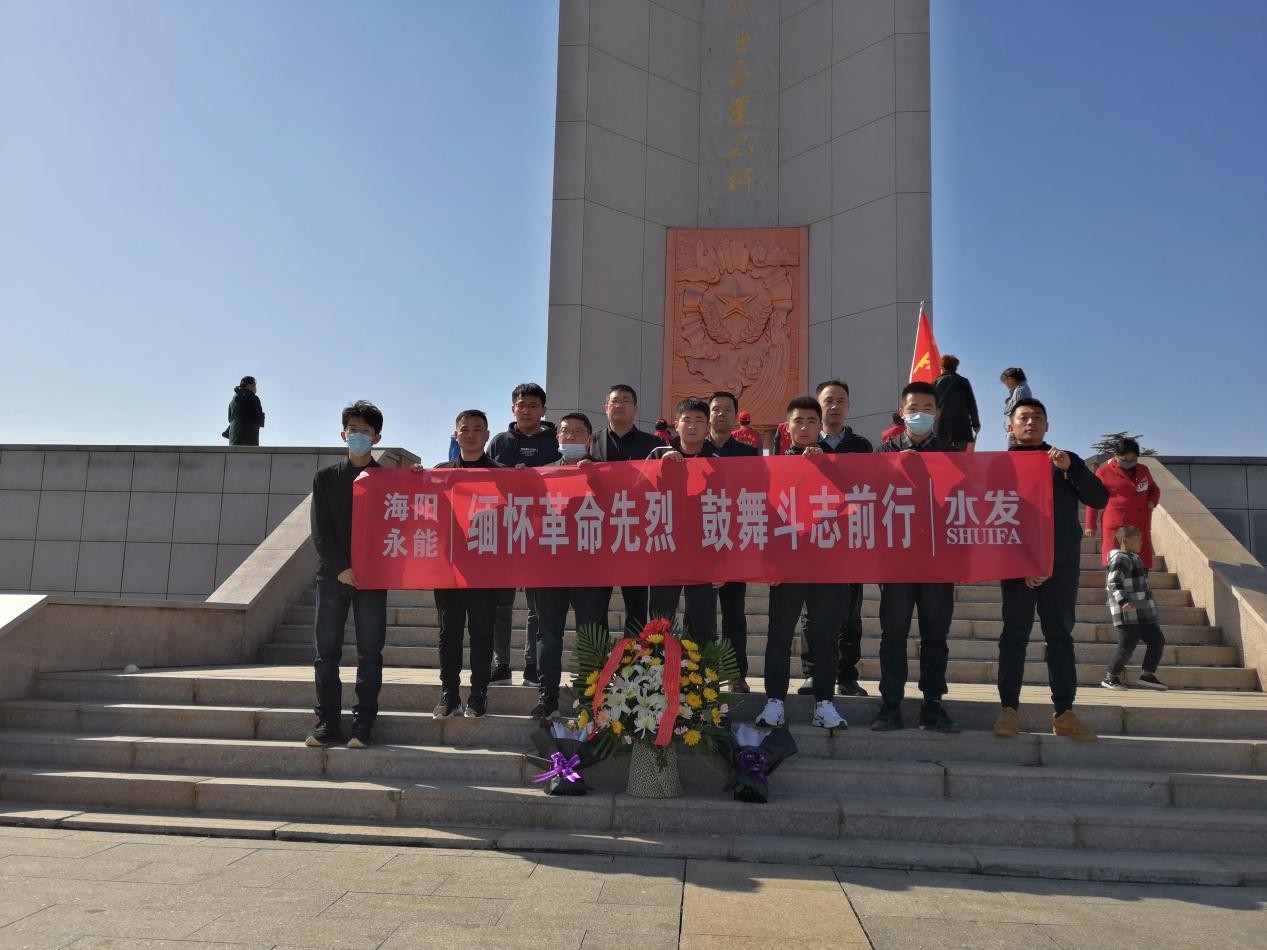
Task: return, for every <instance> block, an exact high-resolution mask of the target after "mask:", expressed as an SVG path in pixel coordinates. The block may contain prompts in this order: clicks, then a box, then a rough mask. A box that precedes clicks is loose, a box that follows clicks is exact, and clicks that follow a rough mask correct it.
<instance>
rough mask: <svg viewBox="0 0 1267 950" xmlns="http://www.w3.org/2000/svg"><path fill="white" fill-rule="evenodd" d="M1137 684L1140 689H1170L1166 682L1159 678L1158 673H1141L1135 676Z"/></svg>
mask: <svg viewBox="0 0 1267 950" xmlns="http://www.w3.org/2000/svg"><path fill="white" fill-rule="evenodd" d="M1135 685H1136V686H1138V687H1139V688H1140V689H1160V690H1164V689H1170V687H1169V686H1167V685H1166V684H1165V683H1163V682H1162V681H1161V680H1159V679H1158V678H1157V674H1156V673H1140V674H1139V676H1137V677H1135Z"/></svg>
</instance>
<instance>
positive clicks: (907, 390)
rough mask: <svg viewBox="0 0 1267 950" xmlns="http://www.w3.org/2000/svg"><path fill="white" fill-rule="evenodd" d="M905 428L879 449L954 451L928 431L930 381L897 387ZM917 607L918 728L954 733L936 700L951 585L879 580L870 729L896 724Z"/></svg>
mask: <svg viewBox="0 0 1267 950" xmlns="http://www.w3.org/2000/svg"><path fill="white" fill-rule="evenodd" d="M902 421H903V424H904V425H905V426H906V428H905V430H904V431H903V432H902V433H901V434H900V435H898V436H896V437H895V438H892V439H890V440H889V441H887V442H885V443H884V444H883V445H881V446H880V448H879V449H878V450H877V451H880V452H912V453H921V454H922V453H924V452H954V451H957V449H956V448H955V447H954V446H953V445H951V444H950V443H949V442H944V441H942V439H941V438H939V437H938V436H936V435H934V434H933V428H934V426H936V425H937V395H936V393H935V391H934V390H933V386H932V384H931V383H924V382H914V383H907V385H906V386H905V387H904V388H903V389H902ZM916 607H918V608H919V691H920V692H921V693H923V694H924V705H923V707H922V708H921V709H920V711H919V727H920V728H921V729H928V730H931V731H933V732H958V731H959V727H958V726H957V725H956V724H955V722H954V720H953V719H951V718H950V716H949V715H948V714H947V713H946V710H945V707H943V706H942V704H941V698H942V697H943V696H945V695H946V662H947V659H948V655H949V651H948V649H947V646H946V638H947V637H948V636H949V635H950V622H951V620H953V619H954V615H955V585H954V584H882V585H881V586H880V697H881V703H880V712H879V713H878V714H877V715H876V717H875V721H873V722H872V723H871V728H872V729H874V730H876V731H877V732H887V731H889V730H893V729H901V728H902V696H903V695H904V694H905V693H906V677H907V673H908V669H907V662H906V641H907V638H908V637H909V636H910V633H911V617H912V615H913V614H914V612H915V609H916Z"/></svg>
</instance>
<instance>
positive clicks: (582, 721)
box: [576, 709, 720, 726]
mask: <svg viewBox="0 0 1267 950" xmlns="http://www.w3.org/2000/svg"><path fill="white" fill-rule="evenodd" d="M713 713H714V714H715V715H714V718H718V717H719V716H720V714H719V713H718V712H717V710H716V709H714V710H713ZM589 721H590V714H589V710H587V709H582V710H581V712H580V714H579V715H578V716H577V717H576V724H577V725H578V726H584V725H586V724H587V723H588V722H589Z"/></svg>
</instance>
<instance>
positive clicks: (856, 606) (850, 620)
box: [801, 584, 862, 683]
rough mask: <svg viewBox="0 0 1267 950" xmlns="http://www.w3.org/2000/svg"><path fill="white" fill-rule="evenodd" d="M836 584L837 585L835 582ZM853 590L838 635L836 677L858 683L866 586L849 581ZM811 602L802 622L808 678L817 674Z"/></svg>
mask: <svg viewBox="0 0 1267 950" xmlns="http://www.w3.org/2000/svg"><path fill="white" fill-rule="evenodd" d="M833 586H834V585H833ZM843 586H844V587H846V588H848V589H849V598H850V599H849V607H848V610H847V612H846V615H845V619H844V622H843V623H841V625H840V631H839V633H838V634H837V637H836V657H837V664H838V665H837V669H836V680H837V681H838V682H840V683H856V682H858V661H859V660H861V659H862V585H861V584H845V585H843ZM810 610H811V608H810V605H809V604H808V603H806V605H805V617H804V618H803V619H802V621H801V672H802V673H804V674H805V678H806V679H810V678H812V677H813V675H814V656H813V652H812V651H811V649H810V635H809V628H810V620H811V617H812V615H811V613H810Z"/></svg>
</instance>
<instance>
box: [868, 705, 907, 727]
mask: <svg viewBox="0 0 1267 950" xmlns="http://www.w3.org/2000/svg"><path fill="white" fill-rule="evenodd" d="M871 728H872V729H873V730H874V731H875V732H896V731H897V730H898V729H902V728H904V727H903V724H902V707H901V705H899V704H898V703H881V704H880V711H879V712H878V713H876V714H875V719H874V720H872V722H871Z"/></svg>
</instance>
